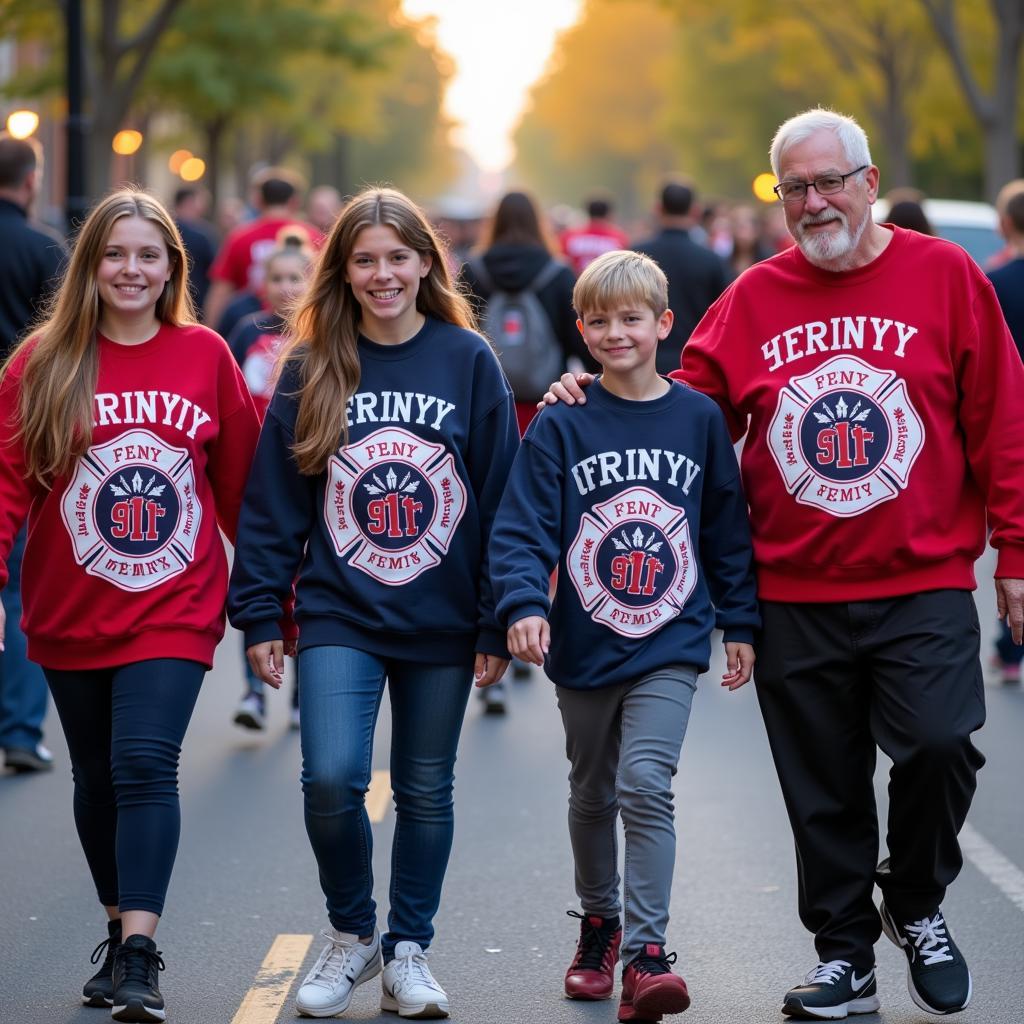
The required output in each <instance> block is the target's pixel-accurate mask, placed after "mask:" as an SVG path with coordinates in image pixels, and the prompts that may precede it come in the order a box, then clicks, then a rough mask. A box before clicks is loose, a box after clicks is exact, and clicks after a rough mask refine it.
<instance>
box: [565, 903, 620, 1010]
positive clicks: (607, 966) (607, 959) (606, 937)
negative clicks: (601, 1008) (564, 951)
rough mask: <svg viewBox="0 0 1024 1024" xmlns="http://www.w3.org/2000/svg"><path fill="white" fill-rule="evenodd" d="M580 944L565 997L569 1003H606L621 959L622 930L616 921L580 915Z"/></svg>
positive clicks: (570, 968) (614, 919)
mask: <svg viewBox="0 0 1024 1024" xmlns="http://www.w3.org/2000/svg"><path fill="white" fill-rule="evenodd" d="M568 913H569V916H570V917H578V918H579V919H580V941H579V942H578V943H577V945H576V955H575V956H574V957H573V959H572V963H571V964H570V965H569V970H567V971H566V972H565V994H566V995H567V996H568V997H569V998H570V999H607V998H608V997H609V996H611V994H612V987H613V986H614V984H615V964H616V963H617V962H618V959H619V945H620V943H621V942H622V927H621V925H620V924H619V919H618V918H617V917H598V916H597V915H596V914H577V913H576V911H575V910H570V911H569V912H568Z"/></svg>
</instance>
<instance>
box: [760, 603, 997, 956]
mask: <svg viewBox="0 0 1024 1024" xmlns="http://www.w3.org/2000/svg"><path fill="white" fill-rule="evenodd" d="M761 617H762V631H761V635H760V638H759V642H758V646H757V666H756V669H755V683H756V687H757V695H758V700H759V701H760V704H761V713H762V715H763V717H764V723H765V727H766V729H767V731H768V740H769V743H770V745H771V749H772V756H773V758H774V760H775V767H776V770H777V771H778V774H779V781H780V783H781V784H782V793H783V797H784V799H785V802H786V809H787V811H788V813H789V820H790V824H791V825H792V828H793V837H794V839H795V842H796V856H797V875H798V882H799V905H800V920H801V921H802V922H803V924H804V926H805V927H806V928H807V929H808V930H809V931H811V932H813V933H814V936H815V946H816V948H817V951H818V956H819V957H820V958H821V960H823V961H828V960H848V961H850V962H851V963H852V964H854V965H855V966H858V967H859V966H863V965H870V964H873V963H874V955H873V953H872V948H871V947H872V946H873V945H874V943H875V941H876V940H877V939H878V937H879V935H880V934H881V924H880V922H879V918H878V913H877V911H876V909H875V907H874V904H873V901H872V887H873V885H874V883H875V881H876V880H877V882H878V884H879V886H880V887H881V889H882V893H883V896H884V898H885V901H886V905H887V906H889V907H891V908H892V910H893V912H894V914H895V916H896V918H897V919H898V920H917V919H919V918H921V917H923V916H924V915H925V914H926V913H928V912H930V911H932V910H934V909H935V908H936V907H937V906H938V905H939V904H940V903H941V902H942V899H943V897H944V895H945V891H946V887H947V886H948V885H949V884H950V883H951V882H952V881H953V879H954V878H956V876H957V875H958V874H959V872H960V868H961V867H962V866H963V857H962V855H961V853H960V846H959V843H958V841H957V835H958V833H959V831H960V829H961V827H962V826H963V823H964V820H965V819H966V817H967V811H968V809H969V808H970V805H971V799H972V797H973V796H974V790H975V785H976V784H975V777H976V775H977V772H978V769H979V768H981V766H982V765H983V764H984V763H985V759H984V757H983V756H982V755H981V753H980V752H979V751H978V750H977V748H976V747H975V746H974V744H973V743H972V742H971V734H972V733H973V732H974V731H975V730H976V729H979V728H981V726H982V724H983V723H984V721H985V696H984V688H983V682H982V674H981V664H980V661H979V627H978V613H977V609H976V608H975V605H974V598H973V596H972V595H971V594H970V592H968V591H966V590H937V591H928V592H925V593H920V594H912V595H910V596H907V597H899V598H890V599H886V600H879V601H855V602H851V603H835V604H833V603H828V604H795V603H778V602H771V601H766V602H762V606H761ZM876 748H880V749H881V750H882V751H883V752H884V753H885V754H886V755H887V756H888V757H889V758H890V759H891V760H892V762H893V767H892V770H891V772H890V775H889V821H888V836H887V846H888V849H889V862H888V865H887V866H886V869H885V870H883V871H879V872H877V873H876V866H877V861H878V814H877V809H876V806H875V792H874V786H873V784H872V776H873V774H874V769H875V756H876Z"/></svg>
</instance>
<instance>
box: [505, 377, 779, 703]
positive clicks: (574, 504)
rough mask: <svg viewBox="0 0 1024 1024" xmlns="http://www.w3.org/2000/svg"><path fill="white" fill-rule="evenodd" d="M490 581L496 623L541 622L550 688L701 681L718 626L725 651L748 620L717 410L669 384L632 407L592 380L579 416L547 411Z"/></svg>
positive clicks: (750, 613) (739, 534) (753, 615)
mask: <svg viewBox="0 0 1024 1024" xmlns="http://www.w3.org/2000/svg"><path fill="white" fill-rule="evenodd" d="M556 564H557V565H558V567H559V572H558V587H557V590H556V593H555V599H554V603H553V604H552V605H550V606H549V602H548V579H549V576H550V574H551V570H552V569H553V568H554V567H555V565H556ZM491 572H492V573H493V575H494V589H495V596H496V598H497V602H498V618H499V620H500V621H501V622H503V623H505V624H507V625H512V624H513V623H515V622H517V621H518V620H519V619H523V618H526V617H527V616H529V615H541V616H544V617H545V618H548V617H550V622H551V650H550V652H549V654H548V658H547V664H546V671H547V674H548V676H549V677H550V678H551V679H552V680H553V681H554V682H556V683H557V684H558V685H559V686H565V687H569V688H571V689H578V690H585V689H594V688H597V687H600V686H609V685H612V684H614V683H621V682H625V681H627V680H630V679H636V678H639V677H640V676H642V675H644V674H645V673H647V672H651V671H653V670H654V669H657V668H661V667H663V666H665V665H671V664H686V665H693V666H694V667H696V668H698V669H699V670H700V671H705V670H706V669H707V667H708V661H709V657H710V653H711V643H710V634H711V631H712V629H713V628H714V627H715V626H716V625H717V626H718V627H719V628H721V629H722V630H723V631H724V634H725V640H726V641H737V642H746V643H751V642H752V640H753V631H754V629H755V628H756V627H757V626H758V625H759V623H760V619H759V616H758V609H757V598H756V589H755V584H754V575H753V568H752V554H751V547H750V526H749V522H748V520H747V503H746V499H745V498H744V496H743V488H742V485H741V484H740V478H739V470H738V467H737V465H736V456H735V454H734V452H733V448H732V442H731V441H730V439H729V432H728V430H727V429H726V426H725V419H724V417H723V416H722V413H721V411H720V410H719V408H718V406H717V405H715V403H714V402H713V401H712V400H711V399H710V398H706V397H705V396H704V395H701V394H699V393H698V392H696V391H693V390H691V389H690V388H687V387H686V386H685V385H680V384H676V383H673V384H672V386H671V388H670V389H669V391H668V392H667V394H665V395H662V396H661V397H659V398H655V399H652V400H651V401H647V402H634V401H627V400H626V399H622V398H619V397H617V396H616V395H613V394H611V392H609V391H607V390H605V388H604V387H602V386H601V384H600V383H599V382H598V383H595V384H594V385H593V386H592V387H591V388H590V389H589V390H588V391H587V404H586V405H584V406H580V407H572V406H568V405H562V404H558V405H553V406H548V407H547V408H546V409H544V410H543V411H542V412H541V413H540V414H539V415H538V416H537V417H536V418H535V419H534V420H533V422H532V423H531V424H530V428H529V430H528V431H527V432H526V436H525V437H524V438H523V445H522V448H521V449H520V451H519V454H518V455H517V456H516V460H515V463H514V464H513V467H512V474H511V477H510V478H509V482H508V487H507V488H506V490H505V495H504V497H503V499H502V502H501V507H500V508H499V510H498V517H497V520H496V521H495V524H494V531H493V532H492V534H491ZM549 613H550V615H549Z"/></svg>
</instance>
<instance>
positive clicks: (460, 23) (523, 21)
mask: <svg viewBox="0 0 1024 1024" xmlns="http://www.w3.org/2000/svg"><path fill="white" fill-rule="evenodd" d="M580 3H581V0H515V2H511V3H506V2H502V0H498V2H493V3H492V2H487V0H484V2H481V0H403V4H402V6H403V8H404V9H405V11H406V13H408V14H409V15H410V16H412V17H414V18H422V17H426V16H431V17H435V18H437V40H438V42H439V43H440V45H441V48H442V49H443V50H444V51H445V52H446V53H448V54H449V55H450V56H451V57H452V58H454V60H455V64H456V71H455V77H454V78H453V79H452V82H451V84H450V86H449V89H448V95H447V98H446V102H445V109H446V111H447V112H448V114H450V115H451V117H452V118H453V119H454V120H455V121H456V122H458V124H457V127H456V130H455V140H454V141H455V142H456V144H457V145H461V146H463V147H464V148H465V149H467V150H468V151H469V152H470V154H472V156H473V157H474V158H475V159H476V161H477V163H479V164H480V166H481V167H482V168H483V169H484V170H485V171H499V170H501V169H502V168H503V167H505V165H506V164H508V162H509V161H510V160H511V158H512V146H511V138H510V137H511V134H512V131H513V129H514V128H515V125H516V122H517V120H518V119H519V115H520V113H521V112H522V109H523V104H524V102H525V100H526V94H527V91H528V90H529V87H530V86H531V85H532V84H533V83H534V82H535V81H536V80H537V79H538V78H539V77H540V76H541V73H542V72H543V71H544V67H545V65H546V64H547V60H548V57H549V56H550V54H551V51H552V47H553V45H554V42H555V37H556V36H557V34H558V33H559V32H560V31H561V30H562V29H565V28H568V27H569V26H570V25H571V24H572V23H573V22H574V21H575V20H576V17H577V15H578V14H579V8H580Z"/></svg>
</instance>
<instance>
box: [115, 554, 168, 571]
mask: <svg viewBox="0 0 1024 1024" xmlns="http://www.w3.org/2000/svg"><path fill="white" fill-rule="evenodd" d="M103 568H104V569H105V570H106V571H107V572H108V573H111V574H112V575H114V576H152V575H153V574H154V573H162V572H169V571H170V570H171V569H172V568H173V566H172V565H171V563H170V562H169V561H168V560H167V559H166V558H164V557H162V556H161V557H159V558H154V559H153V560H152V561H148V562H122V561H121V560H120V559H118V558H107V559H106V561H105V562H104V563H103Z"/></svg>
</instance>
